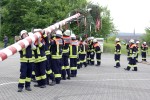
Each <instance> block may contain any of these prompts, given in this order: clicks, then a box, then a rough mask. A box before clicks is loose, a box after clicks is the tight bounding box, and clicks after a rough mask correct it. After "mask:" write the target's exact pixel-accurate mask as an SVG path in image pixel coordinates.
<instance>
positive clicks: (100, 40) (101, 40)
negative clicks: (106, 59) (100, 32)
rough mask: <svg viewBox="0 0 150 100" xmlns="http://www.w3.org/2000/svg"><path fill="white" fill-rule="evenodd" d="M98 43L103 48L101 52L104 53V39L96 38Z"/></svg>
mask: <svg viewBox="0 0 150 100" xmlns="http://www.w3.org/2000/svg"><path fill="white" fill-rule="evenodd" d="M96 39H97V41H98V43H99V44H100V47H101V52H103V44H104V38H96Z"/></svg>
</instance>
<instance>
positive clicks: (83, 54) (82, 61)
mask: <svg viewBox="0 0 150 100" xmlns="http://www.w3.org/2000/svg"><path fill="white" fill-rule="evenodd" d="M79 48H80V52H79V59H80V67H81V68H82V65H84V66H85V67H86V66H87V63H86V58H85V57H86V45H85V42H83V41H81V42H80V46H79Z"/></svg>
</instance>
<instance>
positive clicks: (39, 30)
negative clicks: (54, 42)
mask: <svg viewBox="0 0 150 100" xmlns="http://www.w3.org/2000/svg"><path fill="white" fill-rule="evenodd" d="M33 31H34V32H41V31H42V29H34V30H33Z"/></svg>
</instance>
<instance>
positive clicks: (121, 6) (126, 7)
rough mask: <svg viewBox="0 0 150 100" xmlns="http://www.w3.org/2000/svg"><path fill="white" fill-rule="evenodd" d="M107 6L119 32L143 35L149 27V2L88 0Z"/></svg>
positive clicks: (137, 0) (144, 0)
mask: <svg viewBox="0 0 150 100" xmlns="http://www.w3.org/2000/svg"><path fill="white" fill-rule="evenodd" d="M89 1H92V2H93V3H99V4H100V5H102V6H107V7H108V9H109V10H110V13H111V17H112V18H113V22H114V24H115V26H116V29H118V30H119V31H120V32H130V33H133V32H134V29H135V33H145V28H146V27H148V26H150V0H89Z"/></svg>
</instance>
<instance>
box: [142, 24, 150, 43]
mask: <svg viewBox="0 0 150 100" xmlns="http://www.w3.org/2000/svg"><path fill="white" fill-rule="evenodd" d="M145 32H146V34H145V35H144V36H143V37H142V41H145V42H147V44H148V45H149V46H150V27H147V28H146V29H145Z"/></svg>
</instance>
